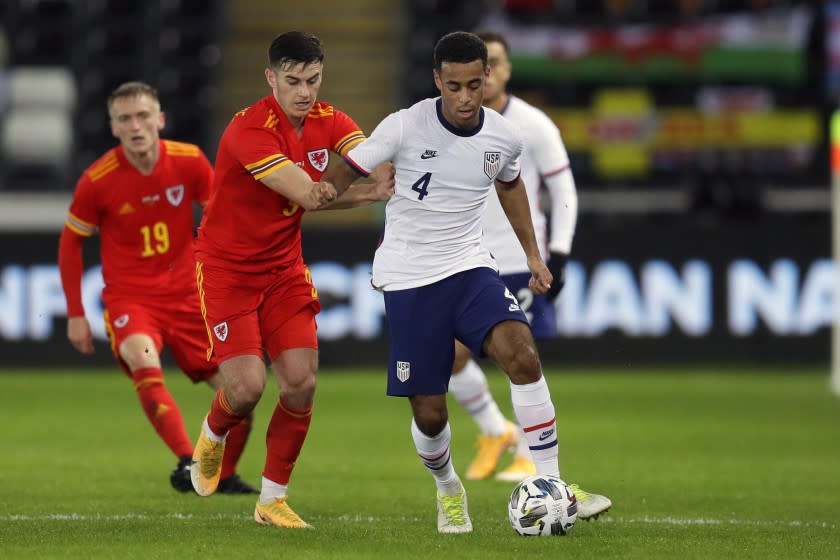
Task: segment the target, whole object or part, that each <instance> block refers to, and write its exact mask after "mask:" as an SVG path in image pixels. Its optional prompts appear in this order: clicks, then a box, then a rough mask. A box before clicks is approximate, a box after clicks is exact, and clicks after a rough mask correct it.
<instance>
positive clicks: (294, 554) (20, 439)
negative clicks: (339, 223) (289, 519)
mask: <svg viewBox="0 0 840 560" xmlns="http://www.w3.org/2000/svg"><path fill="white" fill-rule="evenodd" d="M171 369H172V368H170V370H171ZM547 376H548V378H549V384H550V386H551V388H552V391H553V398H554V402H555V405H556V408H557V420H558V428H559V435H560V462H561V470H562V476H563V478H564V479H566V480H567V481H570V482H578V483H580V484H581V486H582V487H583V488H585V489H590V490H592V491H595V492H599V493H605V494H607V495H609V496H610V497H611V498H612V500H613V503H614V506H613V509H612V511H610V513H609V514H607V515H605V516H602V517H601V519H599V520H598V521H594V522H591V523H585V522H582V521H579V522H578V523H577V526H576V527H575V528H574V530H573V531H572V533H571V534H570V535H568V536H566V537H556V538H523V537H519V536H517V535H516V534H515V533H514V532H513V530H512V529H511V528H510V525H509V524H508V521H507V517H506V515H507V511H506V501H507V498H508V495H509V493H510V491H511V489H512V486H513V485H512V484H509V483H500V482H496V481H492V480H491V481H481V482H470V481H468V482H466V487H467V491H468V495H469V503H470V513H471V515H472V519H473V524H474V526H475V530H474V532H473V533H472V534H470V535H439V534H438V533H437V531H436V529H435V501H434V485H433V483H432V480H431V477H430V476H429V475H428V474H427V473H426V472H425V471H424V469H423V467H422V464H421V463H420V461H419V460H418V458H417V457H416V455H415V452H414V448H413V444H412V442H411V437H410V434H409V422H410V416H409V407H408V404H407V403H406V402H404V401H403V400H402V399H394V398H388V397H386V396H385V395H384V390H385V384H384V375H383V374H382V372H381V371H376V370H373V369H372V370H325V371H322V372H321V374H320V377H319V386H318V395H317V398H316V405H315V415H314V419H313V424H312V429H311V431H310V433H309V438H308V440H307V442H306V445H305V446H304V449H303V453H302V455H301V457H300V459H299V461H298V464H297V469H296V471H295V473H294V476H293V478H292V484H291V488H290V490H291V492H290V500H289V501H290V503H291V504H292V506H293V507H294V508H295V509H296V510H297V511H298V512H299V513H300V514H301V515H302V516H303V517H304V519H306V520H307V521H309V522H310V523H312V524H313V525H314V526H315V530H313V531H284V530H276V529H273V528H266V527H260V526H257V525H256V524H255V523H254V522H253V520H252V518H251V516H252V513H253V508H254V500H253V499H252V498H251V497H230V496H213V497H210V498H199V497H197V496H195V495H183V494H178V493H176V492H175V491H174V490H172V489H171V488H170V487H169V482H168V475H169V471H170V470H171V469H172V468H173V467H174V465H175V460H174V458H173V457H172V456H171V455H170V453H169V451H168V450H167V449H166V448H165V447H164V445H163V444H162V443H161V442H160V441H159V440H158V439H157V436H156V435H155V434H154V432H153V431H152V429H151V427H150V426H149V425H148V424H147V422H146V420H145V418H144V417H143V414H142V412H141V410H140V407H139V405H138V404H137V402H136V397H135V395H134V392H133V390H132V387H131V384H130V383H129V381H128V380H127V379H125V378H124V377H122V376H121V375H120V374H118V373H117V372H116V370H115V369H109V370H103V371H75V370H74V371H41V370H18V371H14V370H8V369H7V370H3V371H0V428H2V440H0V441H2V449H0V558H4V559H17V558H39V559H42V558H62V559H64V558H84V559H88V558H114V559H133V558H144V559H145V558H197V559H202V560H204V559H211V558H212V559H214V558H220V559H226V560H227V559H232V558H288V559H294V560H302V559H308V558H317V559H324V558H342V559H352V558H380V559H386V558H400V559H402V558H407V559H408V558H418V559H419V558H422V559H425V560H429V559H433V558H445V559H447V560H451V559H457V558H485V559H489V558H504V559H517V558H527V557H532V558H591V559H597V560H606V559H632V558H640V559H646V560H647V559H652V558H663V559H687V558H709V559H721V558H726V559H733V560H736V559H737V560H740V559H757V560H758V559H760V560H768V559H773V558H779V559H786V560H789V559H805V558H808V559H812V558H826V559H836V558H840V398H837V397H835V396H833V395H832V394H831V393H830V391H829V389H828V376H827V374H826V372H825V371H817V370H815V369H810V370H809V369H801V370H796V371H794V370H785V371H782V370H773V371H757V370H756V371H742V370H737V369H725V370H720V369H718V370H700V369H697V370H687V369H681V370H676V371H666V370H664V369H660V370H642V369H597V370H594V369H577V368H568V369H562V370H552V371H549V372H547ZM167 379H168V383H169V386H170V387H171V389H172V392H173V393H174V394H175V396H176V398H177V399H178V400H179V402H180V403H181V405H182V408H183V412H184V415H185V417H186V418H187V422H188V428H189V430H190V435H191V436H193V437H194V436H195V434H196V433H197V429H198V426H199V423H200V421H201V418H202V416H203V414H204V413H205V412H206V410H207V408H208V407H209V404H210V400H211V397H212V395H211V392H210V390H209V389H208V388H206V387H204V386H198V387H193V386H191V385H190V384H189V382H188V381H187V380H186V378H185V377H184V376H182V375H180V374H176V373H174V371H173V372H172V373H169V374H168V378H167ZM490 380H491V385H492V387H493V388H494V393H495V394H496V395H497V398H498V400H499V403H500V405H501V406H502V407H503V409H504V410H505V411H506V412H509V411H510V405H509V391H508V390H507V385H506V380H505V379H504V377H503V376H502V375H501V374H500V373H499V372H497V371H492V372H491V374H490ZM268 387H269V388H268V389H267V390H266V393H265V395H264V398H263V401H262V402H261V403H260V405H259V407H258V408H257V411H256V414H257V418H256V423H255V427H254V431H253V432H252V436H251V441H250V443H249V446H248V448H247V449H246V451H245V455H244V457H243V461H242V463H241V466H240V474H241V475H242V476H243V478H245V479H246V480H248V481H250V482H251V483H258V481H259V473H260V471H261V468H262V463H263V457H264V452H265V443H264V434H265V425H266V423H267V421H268V416H269V415H270V413H271V406H272V404H273V401H274V400H275V399H276V397H277V391H276V388H275V385H274V384H273V383H271V382H270V383H269V386H268ZM450 422H451V424H452V428H453V434H454V435H453V438H454V439H453V460H454V462H455V465H456V468H457V469H458V471H459V472H460V473H462V474H463V472H464V471H465V468H466V465H467V463H468V462H469V460H470V459H471V458H472V454H473V448H472V445H473V442H474V440H475V437H476V435H477V430H476V428H475V426H474V425H473V424H472V422H471V421H470V419H469V418H468V417H467V416H466V415H465V413H464V412H463V411H462V410H461V409H460V408H459V407H458V406H457V405H454V404H451V406H450ZM507 461H508V458H507V457H506V458H505V459H503V465H504V464H506V462H507Z"/></svg>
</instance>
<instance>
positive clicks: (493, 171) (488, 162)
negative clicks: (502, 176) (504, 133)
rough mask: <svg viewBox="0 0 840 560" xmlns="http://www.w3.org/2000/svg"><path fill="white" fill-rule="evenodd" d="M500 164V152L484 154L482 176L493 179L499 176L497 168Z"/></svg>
mask: <svg viewBox="0 0 840 560" xmlns="http://www.w3.org/2000/svg"><path fill="white" fill-rule="evenodd" d="M501 164H502V152H484V174H485V175H487V176H488V177H490V178H491V179H492V178H494V177H495V176H496V175H498V174H499V166H500V165H501Z"/></svg>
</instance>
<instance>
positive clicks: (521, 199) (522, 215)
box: [496, 177, 552, 295]
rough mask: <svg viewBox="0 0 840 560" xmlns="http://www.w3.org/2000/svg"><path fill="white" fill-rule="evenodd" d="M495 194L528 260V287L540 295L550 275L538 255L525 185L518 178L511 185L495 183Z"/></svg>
mask: <svg viewBox="0 0 840 560" xmlns="http://www.w3.org/2000/svg"><path fill="white" fill-rule="evenodd" d="M496 192H497V193H498V194H499V202H500V203H501V204H502V209H503V210H504V212H505V215H506V216H507V219H508V221H509V222H510V225H511V227H513V231H514V233H515V234H516V238H517V239H519V244H520V245H522V249H523V250H524V251H525V256H526V257H527V258H528V269H529V270H530V271H531V280H530V281H529V282H528V287H529V288H530V289H531V291H532V292H534V293H535V294H540V295H542V294H544V293H546V292H547V291H548V289H549V287H550V286H551V281H552V275H551V272H549V270H548V267H547V266H546V265H545V261H543V258H542V256H541V255H540V250H539V246H538V245H537V238H536V236H535V235H534V224H533V222H532V221H531V210H530V208H529V206H528V195H527V193H526V192H525V183H523V182H522V179H521V178H519V177H517V179H516V181H514V182H513V183H505V182H503V181H496Z"/></svg>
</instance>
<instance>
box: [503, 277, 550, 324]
mask: <svg viewBox="0 0 840 560" xmlns="http://www.w3.org/2000/svg"><path fill="white" fill-rule="evenodd" d="M501 278H502V282H504V283H505V286H507V287H508V289H509V290H510V291H511V292H513V295H515V296H516V299H517V300H519V307H521V308H522V311H524V312H525V316H526V317H528V321H530V322H531V332H532V333H533V334H534V337H535V338H551V337H554V336H557V315H556V311H555V310H554V305H552V303H551V302H550V301H548V299H546V297H545V296H538V295H536V294H535V293H534V292H532V291H531V288H529V287H528V281H529V280H530V279H531V273H530V272H520V273H517V274H503V275H502V277H501Z"/></svg>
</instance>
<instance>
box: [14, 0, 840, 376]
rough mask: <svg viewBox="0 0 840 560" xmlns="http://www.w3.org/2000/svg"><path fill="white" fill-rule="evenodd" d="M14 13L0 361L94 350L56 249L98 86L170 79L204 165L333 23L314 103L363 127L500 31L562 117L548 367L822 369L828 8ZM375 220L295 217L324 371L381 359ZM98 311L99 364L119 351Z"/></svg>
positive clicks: (761, 2) (667, 0)
mask: <svg viewBox="0 0 840 560" xmlns="http://www.w3.org/2000/svg"><path fill="white" fill-rule="evenodd" d="M292 4H294V6H293V9H291V6H292ZM0 15H2V21H3V26H2V29H0V362H1V363H2V364H3V365H6V366H9V365H16V366H20V365H33V366H35V365H37V366H50V365H68V364H70V365H80V366H89V365H90V364H91V362H90V361H89V359H88V358H85V357H82V356H80V355H78V354H76V353H75V352H73V350H72V348H71V347H70V345H69V344H68V343H67V342H66V340H65V336H64V324H65V323H64V313H65V310H64V300H63V296H62V292H61V285H60V280H59V275H58V270H57V266H56V264H55V259H56V250H57V249H56V248H57V240H58V234H59V232H60V229H61V227H62V225H63V221H64V217H65V214H66V210H67V207H68V204H69V200H70V195H71V193H72V189H73V187H74V183H75V179H76V177H77V176H78V174H79V173H80V172H81V171H82V170H83V169H84V168H85V167H86V166H88V165H89V164H90V163H91V162H92V161H93V160H94V159H95V158H96V157H97V156H98V155H99V154H101V153H102V152H104V151H105V150H107V149H108V148H110V147H111V146H113V145H114V139H113V138H112V137H111V136H110V132H109V129H108V122H107V115H106V112H105V105H104V103H105V98H106V97H107V94H108V93H109V92H110V91H111V90H112V89H113V88H114V87H115V86H116V85H118V84H119V83H121V82H123V81H126V80H130V79H142V80H146V81H148V82H150V83H152V84H154V85H156V86H157V87H158V88H159V90H160V93H161V97H162V104H163V108H164V110H165V111H166V113H167V122H168V126H167V129H166V130H165V131H164V136H166V137H168V138H172V139H177V140H184V141H190V142H195V143H197V144H199V145H201V146H202V147H203V148H204V150H205V151H206V152H207V154H208V155H209V156H210V157H211V159H212V158H213V157H214V155H215V149H216V142H217V139H218V137H219V135H220V133H221V131H222V129H223V127H224V125H225V123H226V122H227V120H228V119H229V118H230V116H231V115H232V114H233V113H234V112H235V111H236V110H237V109H239V108H241V107H243V106H246V105H248V104H250V103H251V102H253V101H254V100H256V99H257V98H259V97H261V96H263V95H265V94H266V93H267V91H268V90H267V87H266V85H265V83H264V79H263V77H262V68H263V66H264V61H265V49H266V47H267V45H268V43H269V42H270V40H271V39H272V38H273V37H274V36H275V35H276V34H277V33H279V32H281V31H285V30H289V29H296V28H297V29H305V30H309V31H312V32H314V33H316V34H317V35H319V36H321V37H322V39H323V40H324V42H325V46H326V52H327V58H326V61H325V63H326V67H325V68H326V71H325V84H324V86H323V88H322V97H323V98H324V99H326V100H328V101H331V102H332V103H334V104H336V105H337V106H339V107H341V108H342V109H344V110H345V111H346V112H348V113H349V114H351V115H353V116H354V117H355V118H356V120H357V121H358V122H359V124H361V125H362V127H363V128H365V130H367V131H370V130H372V128H373V127H374V126H375V125H376V123H377V122H378V121H379V120H380V119H381V118H382V117H383V116H384V115H386V114H387V113H389V112H391V111H393V110H395V109H397V108H400V107H403V106H406V105H408V104H410V103H412V102H414V101H416V100H418V99H420V98H423V97H426V96H430V95H434V94H435V91H434V84H433V81H432V76H431V66H432V47H433V45H434V43H435V41H436V40H437V38H439V37H440V36H441V35H443V34H444V33H445V32H448V31H451V30H455V29H467V30H475V29H478V28H493V29H496V30H499V31H502V32H504V33H505V34H506V35H507V36H508V38H509V40H510V43H511V46H512V55H513V64H514V71H513V80H512V82H511V86H512V91H513V92H514V93H516V94H517V95H519V96H521V97H523V98H525V99H527V100H529V101H531V102H533V103H535V104H537V105H538V106H540V107H542V108H543V109H544V110H545V111H546V112H547V113H549V114H550V115H551V117H552V118H553V119H554V120H555V121H556V122H557V124H558V126H559V127H560V130H561V132H562V133H563V137H564V140H565V142H566V145H567V147H568V150H569V153H570V156H571V159H572V167H573V170H574V173H575V177H576V181H577V187H578V193H579V198H580V217H579V222H578V228H577V235H576V238H575V243H574V247H573V254H572V261H571V262H570V265H569V268H568V271H567V284H566V288H565V289H564V291H563V293H562V296H561V299H560V301H559V302H558V305H557V313H558V318H559V319H560V325H561V336H560V337H558V338H557V339H555V340H550V341H544V343H543V352H544V361H546V362H548V363H549V364H551V365H562V364H569V363H579V364H603V363H610V364H622V365H647V364H654V363H666V364H687V363H691V364H696V363H705V364H718V363H728V364H751V365H762V364H769V363H773V364H779V363H790V364H807V365H810V366H818V367H825V368H826V372H827V366H828V362H829V356H830V350H829V348H830V328H831V324H832V321H833V316H834V304H833V301H834V291H835V277H834V267H833V264H832V260H831V191H830V187H829V185H830V176H829V142H828V136H829V134H828V122H829V118H830V115H831V114H832V112H833V111H834V109H835V107H836V104H837V100H838V93H840V1H837V0H828V1H825V2H820V1H795V0H726V1H724V0H496V1H478V0H476V1H472V2H468V1H465V2H457V1H445V0H413V1H403V2H394V1H391V0H355V1H353V2H347V1H345V0H321V1H320V2H317V3H316V2H312V3H299V2H295V3H291V2H276V1H268V0H237V1H236V2H233V1H229V2H225V1H221V0H155V1H148V2H139V1H125V0H86V1H84V2H78V1H72V0H64V1H63V0H6V1H5V2H0ZM381 218H382V209H381V208H380V207H374V208H369V209H363V210H359V211H352V212H349V211H348V212H337V213H326V215H322V216H316V215H312V216H308V217H307V219H306V220H305V228H306V229H305V234H304V238H305V254H306V257H307V260H308V261H309V263H310V265H312V268H313V273H314V275H315V280H316V283H317V285H318V287H319V289H320V292H321V294H322V297H323V299H324V311H323V313H322V314H321V315H320V318H319V325H320V331H319V332H320V336H321V339H322V344H323V347H322V351H323V354H322V361H323V362H324V364H325V365H353V364H367V365H377V366H381V365H382V364H384V359H385V356H386V351H387V342H386V340H385V338H384V329H383V327H384V318H383V306H382V302H381V298H380V297H379V296H378V294H376V293H375V292H373V291H371V290H370V289H369V286H368V271H369V269H370V262H371V259H372V255H373V250H374V247H375V242H376V239H377V236H378V234H379V230H380V228H381V225H382V224H381ZM87 247H88V250H87V251H86V257H88V258H89V262H88V263H87V265H88V266H89V268H88V272H87V274H86V277H85V289H84V292H85V298H86V306H87V309H88V310H89V312H90V314H91V319H94V323H96V316H95V315H96V311H97V310H98V309H100V304H99V303H98V293H99V289H100V287H101V286H100V282H101V280H100V277H99V272H98V269H97V261H96V255H95V253H96V251H95V250H94V249H93V247H92V246H90V245H88V246H87ZM150 297H153V294H150ZM94 326H95V327H97V329H98V331H99V337H100V338H99V340H100V344H101V346H102V350H103V351H100V352H98V353H97V357H96V358H95V359H96V360H98V362H99V363H101V364H105V365H107V364H110V363H111V359H110V357H109V355H108V352H107V351H104V350H105V343H104V338H103V336H104V335H103V334H102V329H101V323H100V324H98V325H96V324H95V325H94Z"/></svg>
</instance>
